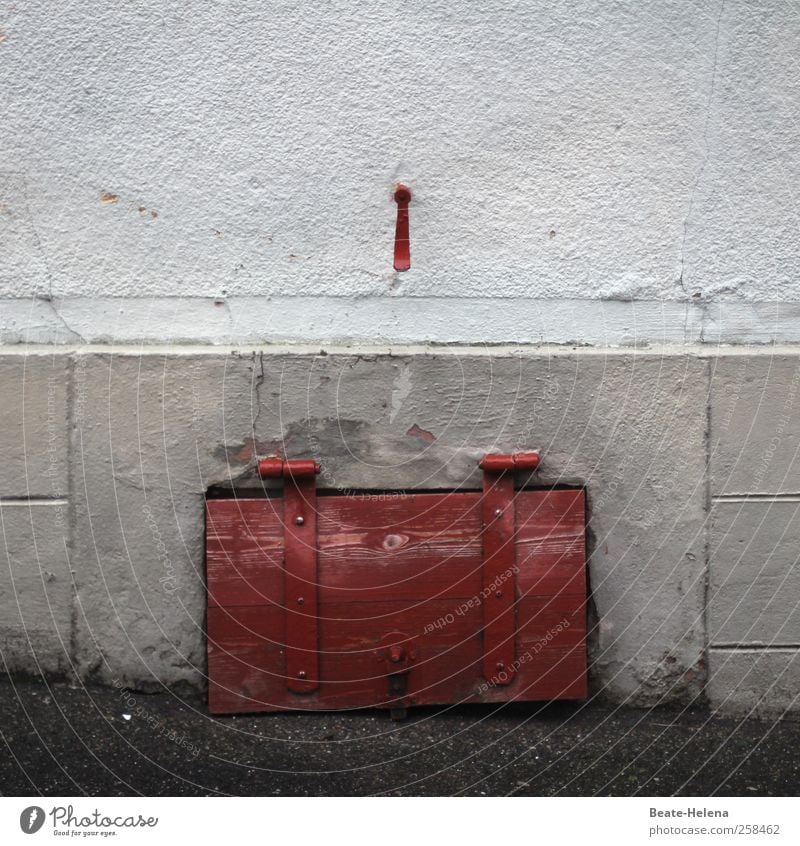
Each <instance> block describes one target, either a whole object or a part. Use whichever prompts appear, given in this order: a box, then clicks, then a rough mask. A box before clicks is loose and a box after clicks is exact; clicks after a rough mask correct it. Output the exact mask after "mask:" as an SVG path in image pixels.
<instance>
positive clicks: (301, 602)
mask: <svg viewBox="0 0 800 846" xmlns="http://www.w3.org/2000/svg"><path fill="white" fill-rule="evenodd" d="M297 604H298V605H305V604H306V601H305V599H303V597H302V596H298V597H297Z"/></svg>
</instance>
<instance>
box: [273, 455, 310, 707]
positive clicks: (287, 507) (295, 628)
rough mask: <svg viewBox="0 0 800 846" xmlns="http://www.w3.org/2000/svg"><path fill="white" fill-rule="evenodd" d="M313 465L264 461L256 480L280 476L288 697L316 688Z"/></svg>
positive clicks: (300, 460)
mask: <svg viewBox="0 0 800 846" xmlns="http://www.w3.org/2000/svg"><path fill="white" fill-rule="evenodd" d="M319 470H320V467H319V464H317V463H316V462H315V461H310V460H305V459H299V460H293V461H284V460H283V459H280V458H264V459H262V460H261V461H259V462H258V472H259V474H260V475H261V476H262V478H273V479H274V478H282V479H283V480H284V490H283V525H284V532H285V535H284V538H285V540H284V608H285V612H286V613H285V621H286V629H285V635H284V643H285V647H286V686H287V687H288V688H289V690H291V691H292V692H293V693H310V692H311V691H313V690H316V689H317V688H318V687H319V616H318V601H317V489H316V480H315V476H316V474H317V473H319Z"/></svg>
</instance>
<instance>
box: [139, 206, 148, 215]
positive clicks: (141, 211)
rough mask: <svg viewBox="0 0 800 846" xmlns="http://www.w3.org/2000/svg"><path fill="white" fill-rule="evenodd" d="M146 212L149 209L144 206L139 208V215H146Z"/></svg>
mask: <svg viewBox="0 0 800 846" xmlns="http://www.w3.org/2000/svg"><path fill="white" fill-rule="evenodd" d="M146 211H147V209H146V208H145V207H144V206H139V208H138V212H139V214H144V213H145V212H146Z"/></svg>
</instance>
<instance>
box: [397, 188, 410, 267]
mask: <svg viewBox="0 0 800 846" xmlns="http://www.w3.org/2000/svg"><path fill="white" fill-rule="evenodd" d="M394 201H395V202H396V203H397V226H396V227H395V231H394V269H395V270H397V271H398V272H402V271H404V270H409V269H410V268H411V237H410V234H409V226H408V204H409V203H410V202H411V191H410V189H408V188H406V186H405V185H398V186H397V190H396V191H395V192H394Z"/></svg>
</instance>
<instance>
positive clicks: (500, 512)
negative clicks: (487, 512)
mask: <svg viewBox="0 0 800 846" xmlns="http://www.w3.org/2000/svg"><path fill="white" fill-rule="evenodd" d="M494 516H495V517H502V516H503V509H502V508H495V510H494Z"/></svg>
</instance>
